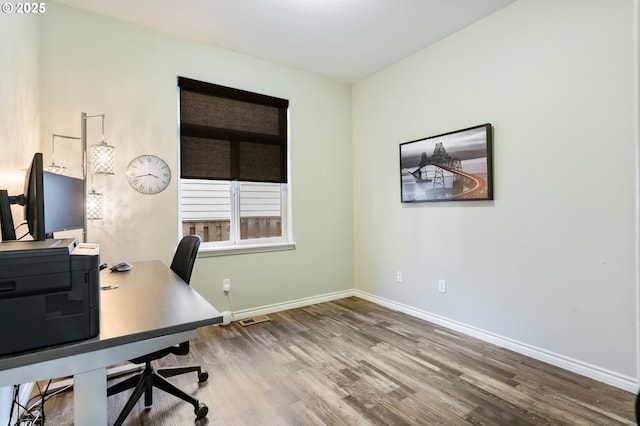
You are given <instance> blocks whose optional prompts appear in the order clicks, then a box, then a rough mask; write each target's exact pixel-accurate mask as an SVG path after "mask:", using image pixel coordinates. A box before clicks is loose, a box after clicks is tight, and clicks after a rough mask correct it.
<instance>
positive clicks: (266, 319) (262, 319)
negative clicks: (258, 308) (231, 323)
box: [238, 315, 271, 327]
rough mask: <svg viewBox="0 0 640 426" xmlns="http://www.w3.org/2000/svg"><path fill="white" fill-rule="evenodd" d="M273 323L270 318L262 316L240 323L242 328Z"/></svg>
mask: <svg viewBox="0 0 640 426" xmlns="http://www.w3.org/2000/svg"><path fill="white" fill-rule="evenodd" d="M266 321H271V319H269V317H268V316H266V315H260V316H259V317H253V318H247V319H243V320H240V321H238V322H239V323H240V325H241V326H243V327H246V326H248V325H253V324H259V323H261V322H266Z"/></svg>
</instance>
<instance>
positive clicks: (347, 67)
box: [55, 0, 515, 82]
mask: <svg viewBox="0 0 640 426" xmlns="http://www.w3.org/2000/svg"><path fill="white" fill-rule="evenodd" d="M55 1H56V2H57V3H63V4H66V5H69V6H73V7H77V8H80V9H85V10H89V11H92V12H96V13H100V14H103V15H107V16H111V17H114V18H117V19H120V20H123V21H128V22H131V23H134V24H137V25H140V26H144V27H148V28H153V29H156V30H159V31H161V32H164V33H167V34H171V35H174V36H178V37H181V38H186V39H190V40H196V41H201V42H205V43H210V44H212V45H215V46H219V47H222V48H225V49H229V50H233V51H236V52H240V53H244V54H248V55H251V56H254V57H258V58H263V59H266V60H269V61H272V62H276V63H279V64H283V65H287V66H291V67H294V68H298V69H301V70H304V71H308V72H312V73H316V74H320V75H323V76H326V77H329V78H332V79H334V80H338V81H344V82H354V81H357V80H359V79H361V78H363V77H365V76H367V75H369V74H371V73H373V72H375V71H378V70H380V69H382V68H384V67H386V66H388V65H390V64H392V63H394V62H397V61H398V60H400V59H402V58H404V57H406V56H409V55H411V54H412V53H415V52H417V51H419V50H420V49H422V48H424V47H426V46H428V45H430V44H433V43H435V42H437V41H438V40H440V39H442V38H444V37H446V36H447V35H450V34H452V33H454V32H456V31H458V30H460V29H462V28H464V27H465V26H467V25H469V24H471V23H473V22H475V21H477V20H479V19H481V18H483V17H485V16H488V15H490V14H491V13H493V12H495V11H496V10H498V9H501V8H503V7H504V6H506V5H508V4H510V3H513V2H514V1H515V0H108V1H105V0H55Z"/></svg>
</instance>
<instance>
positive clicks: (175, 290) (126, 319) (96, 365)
mask: <svg viewBox="0 0 640 426" xmlns="http://www.w3.org/2000/svg"><path fill="white" fill-rule="evenodd" d="M115 284H117V285H118V286H119V287H118V288H117V289H115V290H104V291H101V294H100V335H99V336H98V337H95V338H92V339H87V340H83V341H79V342H74V343H71V344H65V345H60V346H54V347H50V348H45V349H41V350H37V351H33V352H28V353H24V354H19V355H9V356H5V357H2V358H0V386H8V385H13V384H17V383H27V382H33V381H38V380H42V379H47V378H56V377H65V376H71V375H73V377H74V423H75V425H76V426H85V425H86V426H106V425H107V381H106V368H107V366H109V365H113V364H116V363H119V362H122V361H126V360H128V359H131V358H135V357H137V356H141V355H144V354H146V353H150V352H153V351H156V350H159V349H162V348H165V347H168V346H171V345H174V344H178V343H180V342H184V341H186V340H190V339H192V338H194V337H195V336H196V329H197V328H199V327H202V326H206V325H211V324H218V323H221V322H222V316H221V314H220V312H218V311H217V310H216V309H215V308H214V307H213V306H211V305H210V304H209V303H208V302H207V301H206V300H204V299H203V298H202V297H201V296H200V295H199V294H198V293H197V292H196V291H195V290H193V289H192V288H191V287H190V286H188V285H187V284H185V283H184V281H182V280H181V279H180V278H179V277H178V276H177V275H175V274H174V273H173V271H171V269H169V267H167V266H166V265H164V264H163V263H162V262H160V261H149V262H139V263H134V264H133V269H132V270H131V271H129V272H124V273H110V272H109V270H108V269H106V270H104V271H102V273H101V275H100V285H101V286H105V285H115Z"/></svg>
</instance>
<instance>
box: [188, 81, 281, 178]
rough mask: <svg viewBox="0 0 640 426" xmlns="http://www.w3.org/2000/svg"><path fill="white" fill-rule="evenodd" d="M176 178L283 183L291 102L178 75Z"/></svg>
mask: <svg viewBox="0 0 640 426" xmlns="http://www.w3.org/2000/svg"><path fill="white" fill-rule="evenodd" d="M178 87H179V88H180V176H181V177H182V178H186V179H214V180H242V181H253V182H279V183H286V182H287V108H288V107H289V101H288V100H286V99H280V98H274V97H272V96H266V95H261V94H258V93H252V92H247V91H245V90H239V89H233V88H230V87H225V86H219V85H216V84H211V83H205V82H202V81H197V80H191V79H188V78H185V77H178Z"/></svg>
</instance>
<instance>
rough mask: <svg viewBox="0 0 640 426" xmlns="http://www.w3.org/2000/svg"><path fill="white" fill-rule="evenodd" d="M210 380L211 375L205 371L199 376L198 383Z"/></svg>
mask: <svg viewBox="0 0 640 426" xmlns="http://www.w3.org/2000/svg"><path fill="white" fill-rule="evenodd" d="M208 378H209V373H207V372H206V371H204V370H203V371H202V372H200V373H199V374H198V383H202V382H206V381H207V379H208Z"/></svg>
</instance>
